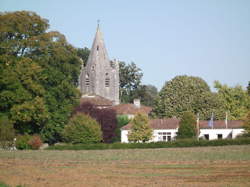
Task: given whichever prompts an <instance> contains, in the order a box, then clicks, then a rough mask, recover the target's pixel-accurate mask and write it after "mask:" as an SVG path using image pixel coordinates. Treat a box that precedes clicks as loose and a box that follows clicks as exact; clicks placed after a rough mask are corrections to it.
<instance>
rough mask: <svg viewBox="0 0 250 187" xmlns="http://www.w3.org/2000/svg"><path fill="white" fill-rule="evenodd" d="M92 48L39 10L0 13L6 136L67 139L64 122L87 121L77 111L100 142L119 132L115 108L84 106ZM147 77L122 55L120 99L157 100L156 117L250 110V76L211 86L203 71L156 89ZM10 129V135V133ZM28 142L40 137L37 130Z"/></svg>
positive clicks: (1, 110)
mask: <svg viewBox="0 0 250 187" xmlns="http://www.w3.org/2000/svg"><path fill="white" fill-rule="evenodd" d="M88 55H89V49H87V48H75V47H73V46H72V45H70V44H69V43H68V42H67V40H66V38H65V37H64V35H62V34H61V33H59V32H57V31H49V22H48V20H46V19H43V18H41V17H40V16H39V15H37V14H36V13H34V12H28V11H17V12H6V13H1V14H0V135H1V137H0V141H2V139H11V138H12V137H13V136H14V134H15V133H16V134H19V135H20V134H21V135H25V136H24V137H22V138H21V140H24V141H26V142H27V141H28V139H30V137H28V135H34V134H39V135H40V136H41V138H42V140H43V141H44V142H48V143H50V144H53V143H55V142H59V141H69V140H70V137H71V135H70V132H73V130H74V129H71V128H69V127H67V129H66V131H67V132H66V131H65V126H66V125H67V124H75V125H76V128H75V131H76V132H77V125H79V123H78V122H79V121H81V120H79V118H74V116H73V115H74V114H75V113H74V112H75V110H78V112H82V113H85V114H88V115H90V116H91V117H92V118H93V119H95V120H96V122H97V123H98V124H99V125H100V126H101V130H102V132H101V133H102V141H103V140H104V141H105V142H112V140H114V139H117V137H115V136H116V135H115V134H119V132H117V127H118V128H120V127H121V126H122V125H120V124H118V125H117V121H116V119H115V113H114V111H105V110H102V111H99V110H98V111H94V109H93V110H92V112H90V111H86V107H85V108H81V105H79V98H80V92H79V90H78V89H77V86H78V76H79V73H80V68H81V66H82V64H83V65H85V64H86V61H87V58H88ZM142 76H143V73H142V70H141V69H140V68H139V67H137V66H136V64H135V63H133V62H131V63H125V62H120V100H121V102H122V103H130V102H132V101H133V99H134V98H140V99H141V102H142V104H144V105H147V106H152V107H153V111H152V113H151V114H150V115H151V116H152V117H160V118H163V117H173V116H176V117H180V116H181V115H182V113H183V112H185V111H191V112H192V113H194V114H197V113H199V114H200V118H201V119H209V118H210V117H211V113H214V116H215V119H224V118H225V112H228V114H229V119H242V118H244V116H246V113H247V111H249V109H250V99H249V97H250V96H249V95H250V83H249V85H248V91H247V90H245V89H244V88H242V87H241V86H236V87H228V86H227V85H222V84H221V83H219V82H215V88H216V89H217V92H216V93H213V92H212V91H211V90H210V88H209V86H208V85H207V83H206V82H205V81H204V80H202V79H201V78H199V77H192V76H177V77H175V78H174V79H172V80H170V81H167V82H166V84H165V85H164V86H163V88H162V89H161V90H160V92H159V93H158V91H157V89H156V87H155V86H153V85H143V84H142V82H141V79H142ZM77 106H78V108H77ZM79 107H80V108H79ZM107 115H108V116H111V117H108V118H107ZM70 119H71V120H72V121H70ZM85 119H88V118H87V117H86V118H85ZM107 119H112V120H111V121H108V120H107ZM86 121H89V122H90V123H93V124H94V123H95V122H93V121H91V120H89V119H88V120H86ZM118 121H119V119H118ZM7 127H9V128H7ZM8 129H9V131H11V132H10V133H9V135H10V136H9V137H11V138H8V137H7V133H6V132H7V131H8ZM13 129H14V131H15V133H13V132H12V130H13ZM82 129H84V128H82ZM118 131H119V129H118ZM67 133H69V134H67ZM26 135H27V136H26ZM72 136H74V134H73V135H72ZM99 136H100V134H98V137H99ZM1 138H2V139H1ZM97 139H98V138H97ZM118 139H119V138H118ZM98 140H99V139H98ZM21 142H22V141H21ZM30 142H35V143H33V144H38V143H39V141H38V138H37V136H35V137H33V140H32V141H31V140H30ZM31 144H32V143H31Z"/></svg>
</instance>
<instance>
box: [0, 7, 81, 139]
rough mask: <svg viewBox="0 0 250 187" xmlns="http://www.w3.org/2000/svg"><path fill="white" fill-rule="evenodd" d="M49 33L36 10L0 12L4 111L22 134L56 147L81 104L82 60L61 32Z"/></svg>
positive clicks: (0, 82)
mask: <svg viewBox="0 0 250 187" xmlns="http://www.w3.org/2000/svg"><path fill="white" fill-rule="evenodd" d="M48 29H49V23H48V20H46V19H43V18H41V17H40V16H39V15H37V14H36V13H34V12H28V11H17V12H6V13H1V14H0V103H1V105H0V109H1V110H0V111H1V112H0V113H3V114H5V115H7V116H8V117H9V118H10V120H13V121H14V127H15V128H16V129H17V130H18V132H19V133H29V134H34V133H41V135H42V138H43V140H45V141H46V142H49V143H54V142H56V141H60V140H61V132H62V130H63V128H64V125H65V124H67V123H68V120H69V118H70V115H71V112H72V109H73V107H74V106H75V105H77V104H78V102H77V100H78V98H79V96H80V94H79V91H77V89H76V86H77V85H78V76H79V73H80V66H81V60H80V58H79V56H80V55H79V54H77V50H76V49H75V48H74V47H73V46H71V45H70V44H68V42H67V41H66V39H65V37H64V36H63V35H62V34H60V33H59V32H56V31H50V32H48V31H47V30H48ZM78 55H79V56H78ZM19 113H20V115H17V114H19Z"/></svg>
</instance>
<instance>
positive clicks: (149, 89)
mask: <svg viewBox="0 0 250 187" xmlns="http://www.w3.org/2000/svg"><path fill="white" fill-rule="evenodd" d="M157 95H158V91H157V88H156V87H155V86H153V85H150V84H149V85H140V86H139V87H138V89H137V91H136V93H135V95H134V98H139V99H140V100H141V103H142V104H143V105H146V106H151V107H153V105H154V102H155V99H156V98H157Z"/></svg>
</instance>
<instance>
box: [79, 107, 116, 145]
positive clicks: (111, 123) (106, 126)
mask: <svg viewBox="0 0 250 187" xmlns="http://www.w3.org/2000/svg"><path fill="white" fill-rule="evenodd" d="M75 113H84V114H88V115H90V116H91V117H92V118H94V119H95V120H96V121H97V122H98V123H99V124H100V125H101V130H102V134H103V141H104V142H106V143H111V142H112V141H113V140H114V137H115V129H116V125H117V120H116V112H115V110H113V109H112V108H101V109H100V108H97V107H95V106H94V105H93V104H91V103H89V102H83V103H81V104H80V105H79V106H78V107H76V108H75Z"/></svg>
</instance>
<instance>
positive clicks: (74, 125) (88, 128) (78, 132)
mask: <svg viewBox="0 0 250 187" xmlns="http://www.w3.org/2000/svg"><path fill="white" fill-rule="evenodd" d="M63 137H64V140H65V141H66V142H70V143H73V144H77V143H98V142H101V140H102V131H101V127H100V125H99V123H98V122H97V121H96V120H94V119H93V118H91V117H90V116H89V115H86V114H76V115H75V116H74V117H73V118H71V119H70V121H69V123H68V125H66V126H65V128H64V131H63Z"/></svg>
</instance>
